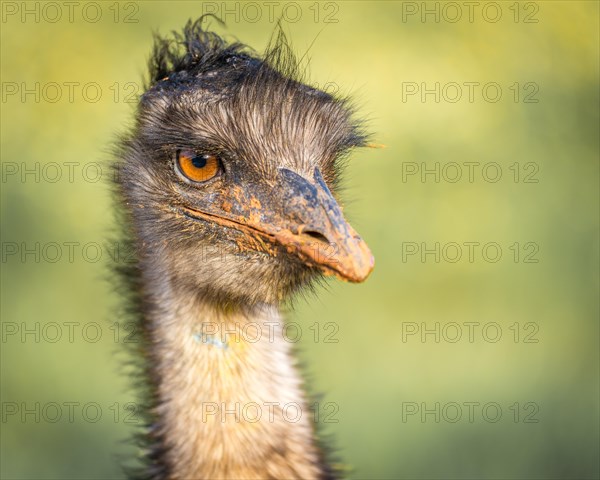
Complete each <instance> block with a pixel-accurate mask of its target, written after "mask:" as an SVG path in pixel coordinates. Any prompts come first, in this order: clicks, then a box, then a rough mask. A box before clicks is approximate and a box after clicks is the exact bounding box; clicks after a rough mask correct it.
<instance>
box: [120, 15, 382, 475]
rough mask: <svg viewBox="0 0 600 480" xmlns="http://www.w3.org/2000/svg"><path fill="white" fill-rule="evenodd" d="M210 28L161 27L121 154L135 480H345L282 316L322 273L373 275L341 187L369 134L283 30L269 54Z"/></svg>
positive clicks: (199, 23)
mask: <svg viewBox="0 0 600 480" xmlns="http://www.w3.org/2000/svg"><path fill="white" fill-rule="evenodd" d="M204 20H205V19H204V18H202V17H201V18H200V19H198V20H196V21H195V22H192V21H189V22H188V23H187V25H186V26H185V28H184V29H183V32H180V33H178V32H173V34H172V35H171V36H168V37H160V36H156V37H155V43H154V49H153V53H152V56H151V59H150V65H149V70H150V77H149V82H148V83H147V85H146V87H145V90H144V93H143V95H142V96H141V98H140V101H139V105H138V107H137V110H136V116H135V121H134V123H133V124H132V127H131V129H130V131H129V133H127V134H125V135H124V136H123V137H122V138H121V139H120V141H119V142H118V147H117V159H116V161H115V163H114V166H115V169H116V173H117V175H116V178H117V181H116V184H115V185H116V188H115V190H116V194H117V197H116V198H117V202H118V206H119V208H118V210H119V211H120V212H121V216H122V224H123V227H124V228H123V235H124V236H125V238H126V239H127V241H129V242H130V244H131V245H132V247H133V249H134V251H135V261H134V262H132V263H131V264H128V265H126V266H122V267H121V268H120V270H121V274H122V275H121V277H120V278H121V279H122V280H123V281H124V284H123V285H122V290H124V291H126V292H128V295H129V297H130V302H129V306H130V310H131V314H132V315H135V316H136V321H138V322H139V327H140V329H141V332H142V340H143V341H142V342H141V344H140V345H138V346H137V347H136V348H137V349H138V351H137V352H136V354H137V355H138V357H139V358H140V359H141V361H140V365H141V371H139V373H140V376H139V378H140V379H141V380H140V382H141V383H142V384H143V386H144V388H145V390H144V394H143V395H144V398H145V399H146V400H147V402H146V404H145V419H146V421H147V423H146V425H145V429H144V432H143V434H142V435H141V437H142V442H143V445H142V446H143V450H142V451H143V456H144V459H145V461H144V466H143V467H142V469H141V470H138V471H135V472H131V476H133V477H137V478H145V479H167V478H172V479H211V480H213V479H225V478H231V479H293V478H303V479H325V478H338V477H339V476H340V475H341V473H340V471H339V469H337V468H336V467H335V466H334V463H333V462H332V461H330V459H329V456H328V453H327V448H325V447H324V446H323V442H322V441H321V439H320V438H319V435H318V433H317V431H316V426H315V424H314V422H313V421H312V417H311V416H310V415H308V414H307V411H308V406H307V405H308V400H307V399H308V396H307V393H305V386H304V381H303V379H302V376H301V374H300V373H299V367H298V366H297V362H296V361H295V359H294V355H293V352H292V351H291V344H290V342H289V341H286V340H285V339H284V337H283V333H282V332H283V328H284V323H283V320H282V316H281V314H280V309H281V308H282V307H285V305H287V304H289V299H291V298H293V297H294V294H296V293H298V292H300V291H302V290H303V289H306V288H311V286H312V285H314V284H315V282H319V281H320V280H321V279H322V278H323V277H324V276H331V275H333V276H336V277H338V278H340V279H343V280H346V281H350V282H362V281H363V280H365V279H366V278H367V276H368V275H369V273H370V272H371V270H372V269H373V265H374V260H373V256H372V255H371V252H370V251H369V248H368V247H367V245H366V243H365V242H364V241H363V240H362V239H361V237H360V236H359V235H358V234H357V233H356V232H355V230H354V229H353V228H352V227H351V226H350V225H349V224H348V222H347V221H346V220H345V218H344V216H343V214H342V207H341V206H340V204H339V202H338V201H337V199H336V194H335V192H336V191H337V189H338V183H339V177H340V172H341V167H342V164H343V160H344V159H345V158H346V157H347V155H348V154H349V152H350V151H351V150H352V149H353V148H355V147H362V146H366V145H367V143H366V142H367V135H366V133H365V132H364V128H363V126H362V122H360V121H358V120H356V119H355V118H354V117H355V113H354V111H353V108H352V107H351V104H350V103H349V102H348V100H347V99H345V98H338V97H334V96H332V95H330V94H328V93H326V92H323V91H320V90H318V89H316V88H313V87H311V86H309V85H307V84H305V83H304V81H303V79H302V72H301V71H300V70H301V69H300V67H299V66H298V65H299V62H298V61H297V60H296V59H295V57H294V55H293V53H292V52H291V49H290V47H289V45H288V43H287V41H286V38H285V36H284V35H283V33H281V29H279V33H277V34H275V35H274V37H273V39H272V41H271V43H270V45H269V47H268V48H267V51H266V53H265V54H264V55H258V54H256V53H254V52H253V51H251V50H250V49H249V48H248V47H247V46H245V45H242V44H240V43H232V42H226V41H225V40H223V39H222V38H221V37H220V36H218V35H217V34H216V33H214V32H211V31H208V30H207V29H205V28H204V27H203V22H204ZM286 405H297V406H300V408H301V413H302V415H301V416H300V418H299V419H297V418H295V419H294V421H290V420H289V418H288V416H287V415H286V413H287V412H285V411H284V409H283V407H284V406H286ZM296 417H297V415H296Z"/></svg>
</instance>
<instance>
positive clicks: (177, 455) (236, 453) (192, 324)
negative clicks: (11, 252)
mask: <svg viewBox="0 0 600 480" xmlns="http://www.w3.org/2000/svg"><path fill="white" fill-rule="evenodd" d="M163 287H165V285H163ZM160 292H161V293H160V297H161V300H160V303H159V305H160V311H161V313H158V312H157V313H155V314H154V315H151V318H149V319H148V320H149V321H150V322H151V329H150V330H151V332H152V333H151V341H152V344H153V347H152V348H153V349H154V354H155V358H156V359H157V360H156V361H157V365H156V372H157V373H158V378H159V384H158V396H159V399H160V404H159V406H158V410H157V412H156V413H157V414H158V416H159V418H160V423H161V428H162V431H161V432H160V433H161V434H162V437H163V438H164V440H165V443H166V447H167V460H168V463H169V466H170V471H171V473H172V477H173V478H177V479H224V478H232V479H267V478H277V479H282V478H285V479H293V478H303V479H311V478H321V477H323V476H324V472H323V470H322V465H321V455H320V451H319V449H318V447H317V445H316V441H315V434H314V427H313V421H312V420H313V419H312V415H311V414H312V412H311V411H309V409H308V405H307V401H306V398H305V394H304V393H303V385H302V380H301V378H300V376H299V374H298V372H297V371H296V366H295V361H294V360H293V357H292V355H291V352H290V350H291V347H292V345H291V344H290V342H288V341H286V340H285V337H284V336H283V332H282V330H283V327H284V324H283V320H282V318H281V316H280V314H279V312H278V310H277V309H276V308H275V307H273V306H270V305H261V306H256V307H254V308H252V309H247V310H246V311H241V310H232V311H230V312H227V313H225V312H224V311H221V310H220V309H218V308H216V307H214V306H211V305H210V304H209V303H207V302H202V301H201V300H198V299H195V298H193V297H192V296H191V295H188V297H185V296H177V295H175V294H174V293H173V291H172V290H171V289H170V288H162V289H161V290H160ZM165 292H169V293H168V294H167V293H165ZM182 297H183V298H182Z"/></svg>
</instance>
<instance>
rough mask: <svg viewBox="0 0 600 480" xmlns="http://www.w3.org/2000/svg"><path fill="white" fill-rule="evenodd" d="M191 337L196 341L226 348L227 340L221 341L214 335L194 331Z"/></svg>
mask: <svg viewBox="0 0 600 480" xmlns="http://www.w3.org/2000/svg"><path fill="white" fill-rule="evenodd" d="M192 337H193V339H194V340H196V342H198V343H204V344H206V345H213V346H215V347H217V348H220V349H222V350H227V348H228V347H227V342H223V341H222V340H221V339H219V338H217V337H216V336H215V335H207V334H205V333H194V334H193V335H192Z"/></svg>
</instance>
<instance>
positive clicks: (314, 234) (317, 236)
mask: <svg viewBox="0 0 600 480" xmlns="http://www.w3.org/2000/svg"><path fill="white" fill-rule="evenodd" d="M302 233H303V234H304V235H308V236H309V237H312V238H314V239H315V240H318V241H319V242H323V243H327V244H329V240H327V237H325V235H323V234H322V233H319V232H315V231H314V230H305V231H303V232H302Z"/></svg>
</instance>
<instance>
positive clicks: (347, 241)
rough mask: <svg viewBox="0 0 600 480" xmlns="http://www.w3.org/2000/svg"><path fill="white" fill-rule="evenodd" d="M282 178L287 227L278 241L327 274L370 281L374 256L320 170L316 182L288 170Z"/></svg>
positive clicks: (355, 280)
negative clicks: (347, 217) (352, 224)
mask: <svg viewBox="0 0 600 480" xmlns="http://www.w3.org/2000/svg"><path fill="white" fill-rule="evenodd" d="M279 175H280V178H281V184H280V185H281V189H280V193H281V195H282V198H281V201H282V205H283V212H282V213H283V215H282V217H283V218H282V220H283V222H282V223H283V224H284V225H285V226H286V227H287V228H283V229H281V230H280V231H279V232H277V233H275V239H276V241H277V242H278V243H280V244H282V245H284V246H285V247H286V248H287V250H288V252H290V253H295V254H297V255H298V256H299V257H300V258H301V259H303V260H304V261H306V262H307V263H309V264H314V265H316V266H318V267H320V268H321V269H322V270H323V271H324V272H325V273H326V274H327V273H329V274H333V275H335V276H337V277H339V278H341V279H342V280H347V281H350V282H362V281H364V280H366V278H367V277H368V276H369V274H370V273H371V271H372V270H373V267H374V264H375V260H374V258H373V255H372V254H371V251H370V250H369V247H368V246H367V244H366V243H365V241H364V240H363V239H362V238H361V237H360V236H359V235H358V234H357V233H356V231H355V230H354V229H353V228H352V227H351V226H350V224H349V223H348V222H347V221H346V219H345V218H344V215H343V214H342V209H341V208H340V206H339V205H338V203H337V202H336V201H335V198H334V197H333V195H332V194H331V192H330V191H329V189H328V188H327V185H326V184H325V181H324V180H323V177H322V176H321V173H320V172H319V170H318V169H315V171H314V183H313V182H309V181H308V180H306V179H305V178H304V177H302V176H300V175H298V174H297V173H295V172H293V171H291V170H288V169H285V168H282V169H280V170H279ZM286 224H287V225H286Z"/></svg>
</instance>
